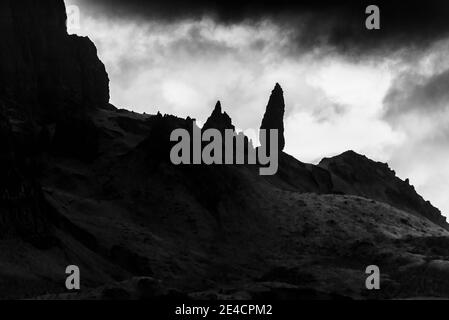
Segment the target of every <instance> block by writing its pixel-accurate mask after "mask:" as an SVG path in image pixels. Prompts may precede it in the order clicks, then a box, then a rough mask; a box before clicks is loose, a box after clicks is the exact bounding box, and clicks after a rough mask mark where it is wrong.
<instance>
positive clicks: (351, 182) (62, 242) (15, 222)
mask: <svg viewBox="0 0 449 320" xmlns="http://www.w3.org/2000/svg"><path fill="white" fill-rule="evenodd" d="M65 19H66V15H65V9H64V3H63V1H62V0H47V1H33V0H14V1H13V0H6V1H2V2H1V3H0V37H1V39H2V41H1V42H0V150H1V151H0V298H2V299H11V298H42V299H49V298H51V299H54V298H59V299H140V298H144V299H145V298H164V297H165V298H180V297H181V298H192V299H217V298H218V299H261V298H275V299H302V298H305V299H310V298H312V299H330V298H357V299H363V298H416V297H449V277H448V276H449V231H448V230H449V226H448V225H447V224H446V220H445V218H444V217H443V216H442V215H441V213H440V211H439V210H438V209H436V208H434V207H433V206H432V205H431V204H430V203H429V202H426V201H425V200H424V199H422V198H421V197H420V196H419V195H418V194H417V193H416V192H415V190H414V188H413V186H411V185H410V184H409V182H408V180H406V181H402V180H401V179H399V178H397V177H396V175H395V173H394V171H392V170H391V169H390V168H389V167H388V165H387V164H383V163H378V162H374V161H372V160H369V159H368V158H366V157H364V156H362V155H359V154H357V153H355V152H352V151H349V152H346V153H344V154H342V155H340V156H337V157H334V158H330V159H324V160H323V161H322V162H321V163H320V164H319V165H318V166H315V165H311V164H304V163H301V162H299V161H298V160H296V159H294V158H293V157H291V156H289V155H287V154H285V153H282V154H281V155H280V167H279V171H278V173H277V174H276V175H275V176H260V175H259V170H258V167H257V166H203V165H198V166H178V167H176V166H174V165H172V164H171V162H170V161H169V158H168V153H169V150H170V147H171V144H170V142H169V138H168V137H169V134H170V132H171V131H172V130H173V129H174V128H189V127H191V126H192V120H191V119H180V118H176V117H174V116H168V115H166V116H162V115H161V114H158V115H154V116H151V115H141V114H136V113H132V112H129V111H126V110H121V109H117V108H115V107H114V106H112V105H110V104H109V89H108V84H109V80H108V76H107V73H106V71H105V68H104V66H103V64H102V63H101V61H99V60H98V58H97V54H96V48H95V46H94V44H93V43H92V42H90V40H88V39H87V38H82V37H77V36H69V35H67V32H66V28H65ZM261 107H263V106H261ZM284 108H285V106H284V101H283V92H282V89H281V87H280V86H279V85H276V87H275V89H274V90H273V92H272V95H271V98H270V100H269V103H268V106H267V112H266V114H265V117H264V119H263V121H262V127H263V128H273V129H279V130H280V132H282V130H283V113H284ZM211 111H212V110H211ZM261 120H262V119H261ZM206 127H211V128H218V129H220V130H223V129H225V128H233V126H232V120H231V118H230V117H229V116H228V115H227V114H226V113H223V111H222V109H221V106H220V105H217V106H216V108H215V109H214V111H213V112H212V115H211V117H210V118H209V119H208V121H207V122H206ZM373 264H374V265H378V266H379V267H380V270H381V290H379V291H368V290H366V288H365V279H366V277H367V275H366V274H365V268H366V267H367V266H368V265H373ZM68 265H77V266H79V267H80V269H81V282H82V289H81V291H79V292H78V293H68V292H67V290H66V289H65V285H64V283H65V277H66V275H65V268H66V266H68Z"/></svg>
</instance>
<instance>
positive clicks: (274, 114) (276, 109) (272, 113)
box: [260, 83, 285, 151]
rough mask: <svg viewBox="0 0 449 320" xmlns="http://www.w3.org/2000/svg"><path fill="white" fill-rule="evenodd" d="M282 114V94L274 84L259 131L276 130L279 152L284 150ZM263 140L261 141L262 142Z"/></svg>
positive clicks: (283, 108) (283, 111)
mask: <svg viewBox="0 0 449 320" xmlns="http://www.w3.org/2000/svg"><path fill="white" fill-rule="evenodd" d="M284 114H285V102H284V92H283V90H282V88H281V86H280V85H279V83H276V86H275V87H274V89H273V91H272V92H271V96H270V100H269V101H268V105H267V109H266V111H265V115H264V117H263V120H262V125H261V126H260V129H266V130H269V129H277V130H278V135H279V136H278V140H279V141H278V146H279V150H281V151H282V150H284V147H285V138H284ZM262 140H263V139H261V141H262Z"/></svg>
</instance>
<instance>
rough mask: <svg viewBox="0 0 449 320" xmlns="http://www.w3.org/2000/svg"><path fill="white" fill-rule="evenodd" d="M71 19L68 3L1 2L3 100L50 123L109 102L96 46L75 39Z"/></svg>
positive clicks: (48, 0) (56, 0) (0, 91)
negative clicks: (69, 27) (69, 25)
mask: <svg viewBox="0 0 449 320" xmlns="http://www.w3.org/2000/svg"><path fill="white" fill-rule="evenodd" d="M66 19H67V16H66V12H65V5H64V2H63V1H62V0H46V1H37V0H21V1H15V0H4V1H1V2H0V39H1V41H0V95H1V97H2V99H4V100H7V101H8V100H9V101H13V102H14V103H16V104H18V105H20V106H21V107H22V108H23V109H24V110H23V111H26V112H30V113H32V114H33V115H34V116H41V117H42V116H43V118H45V119H46V120H49V119H50V120H51V119H52V118H55V117H56V118H57V117H58V116H59V115H60V114H61V113H64V112H67V111H68V109H69V110H70V112H75V111H77V110H79V109H85V108H93V107H96V106H102V105H105V104H107V103H108V101H109V88H108V87H109V80H108V76H107V73H106V71H105V67H104V65H103V63H102V62H101V61H100V60H99V59H98V58H97V51H96V48H95V46H94V44H93V43H92V42H91V41H90V40H89V39H87V38H82V37H78V36H69V35H68V34H67V30H66ZM16 109H17V108H16ZM16 112H17V110H16Z"/></svg>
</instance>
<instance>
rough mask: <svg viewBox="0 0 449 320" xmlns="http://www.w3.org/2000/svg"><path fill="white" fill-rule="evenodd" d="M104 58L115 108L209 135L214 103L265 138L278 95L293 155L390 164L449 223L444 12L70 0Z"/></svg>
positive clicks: (395, 5) (439, 4) (448, 66)
mask: <svg viewBox="0 0 449 320" xmlns="http://www.w3.org/2000/svg"><path fill="white" fill-rule="evenodd" d="M66 3H67V5H77V6H78V7H79V8H80V11H81V16H80V28H70V30H69V32H70V33H76V34H79V35H87V36H89V37H90V38H91V39H92V40H93V41H94V42H95V44H96V45H97V47H98V51H99V56H100V58H101V59H102V61H103V62H104V63H105V64H106V68H107V71H108V73H109V77H110V79H111V102H112V103H113V104H114V105H116V106H117V107H120V108H126V109H130V110H134V111H137V112H146V113H156V112H157V111H161V112H162V113H170V114H175V115H179V116H183V117H185V116H188V115H189V116H191V117H195V118H197V119H198V120H199V121H200V122H201V121H205V120H206V119H207V117H208V116H209V114H210V113H211V111H212V108H213V106H214V105H215V102H216V101H217V100H221V102H222V105H223V107H224V109H225V110H226V111H227V112H228V113H229V114H230V116H231V117H232V119H233V122H234V124H235V125H236V126H237V127H238V128H240V129H241V130H251V129H253V130H254V129H257V128H258V127H259V126H260V122H261V119H262V116H263V112H264V110H265V107H266V103H267V101H268V97H269V94H270V92H271V90H272V88H273V87H274V85H275V83H276V82H279V83H280V84H281V86H282V87H283V89H284V93H285V99H286V107H287V114H286V120H285V121H286V124H285V125H286V151H287V152H288V153H290V154H292V155H294V156H295V157H297V158H298V159H300V160H302V161H306V162H313V163H317V162H319V160H320V159H321V158H323V157H326V156H333V155H336V154H339V153H342V152H344V151H346V150H349V149H352V150H355V151H357V152H359V153H362V154H365V155H367V156H368V157H370V158H372V159H375V160H378V161H383V162H388V163H389V164H390V167H391V168H393V169H394V170H395V171H396V172H397V174H398V176H399V177H401V178H402V179H405V178H410V181H411V183H412V184H413V185H415V187H416V189H417V190H418V192H419V193H420V194H422V195H423V196H424V197H425V198H426V199H428V200H430V201H431V202H432V203H433V204H434V205H435V206H437V207H439V208H440V209H441V210H442V211H443V213H445V214H446V215H449V196H448V192H449V182H448V181H449V167H448V164H449V148H448V147H449V54H448V53H449V32H448V31H449V22H446V21H447V16H448V14H449V5H448V4H444V2H443V1H436V0H427V1H425V2H423V1H421V2H414V1H409V2H407V3H405V2H402V1H388V2H386V1H377V4H378V6H379V7H380V15H381V29H380V30H371V31H368V30H367V29H366V28H365V18H366V17H367V15H366V14H365V8H366V6H367V5H368V4H371V3H363V1H352V2H351V1H345V2H343V1H338V0H337V1H332V2H330V1H329V2H326V1H322V2H321V3H320V4H316V3H314V4H312V2H311V1H305V0H304V1H296V2H292V1H282V0H280V1H279V0H278V1H270V0H259V1H251V0H249V1H246V0H242V1H238V2H233V1H232V0H230V1H226V2H213V1H195V2H192V1H176V0H174V1H173V0H164V1H162V0H155V1H138V0H134V1H133V0H128V1H118V0H117V1H116V0H66Z"/></svg>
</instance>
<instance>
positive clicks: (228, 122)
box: [203, 101, 235, 131]
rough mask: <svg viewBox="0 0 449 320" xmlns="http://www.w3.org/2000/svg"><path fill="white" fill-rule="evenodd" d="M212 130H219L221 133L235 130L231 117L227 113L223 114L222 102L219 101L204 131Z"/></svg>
mask: <svg viewBox="0 0 449 320" xmlns="http://www.w3.org/2000/svg"><path fill="white" fill-rule="evenodd" d="M211 128H214V129H218V130H220V131H224V130H226V129H232V130H235V127H234V125H233V124H232V119H231V117H230V116H229V115H228V114H227V113H226V112H222V108H221V102H220V101H218V102H217V104H216V105H215V108H214V111H212V114H211V115H210V117H209V118H208V119H207V121H206V123H205V124H204V128H203V129H211Z"/></svg>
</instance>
